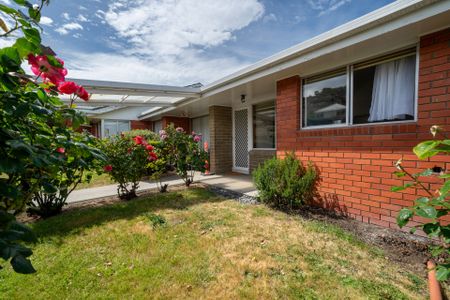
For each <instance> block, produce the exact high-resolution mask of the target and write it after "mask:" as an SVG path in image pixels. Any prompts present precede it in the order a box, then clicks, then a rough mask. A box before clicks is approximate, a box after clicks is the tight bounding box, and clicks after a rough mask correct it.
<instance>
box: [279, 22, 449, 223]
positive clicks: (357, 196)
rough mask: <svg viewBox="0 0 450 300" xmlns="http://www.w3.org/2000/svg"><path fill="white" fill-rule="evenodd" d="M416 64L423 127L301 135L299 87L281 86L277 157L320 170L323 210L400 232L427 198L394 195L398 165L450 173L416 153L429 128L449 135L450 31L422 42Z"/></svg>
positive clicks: (294, 83)
mask: <svg viewBox="0 0 450 300" xmlns="http://www.w3.org/2000/svg"><path fill="white" fill-rule="evenodd" d="M419 61H420V65H419V100H418V104H419V105H418V122H414V121H412V122H408V123H403V124H390V125H365V126H364V125H363V126H354V127H342V128H334V129H312V130H311V129H308V130H300V129H299V127H300V98H301V95H300V93H301V86H300V85H301V80H300V78H299V77H291V78H287V79H284V80H281V81H279V82H278V83H277V120H279V121H277V155H278V156H281V157H282V156H283V155H284V153H285V151H295V153H296V155H297V156H298V157H299V158H300V159H302V161H307V160H311V161H312V162H314V163H315V164H316V166H317V167H318V169H319V171H320V177H321V181H320V186H319V191H320V198H318V199H317V202H318V204H320V205H322V206H325V207H328V208H331V209H335V210H339V211H341V212H343V213H345V214H347V215H349V216H351V217H354V218H356V219H358V220H361V221H364V222H368V223H373V224H377V225H381V226H386V227H392V228H398V226H397V225H396V221H395V217H396V215H397V212H398V211H399V210H400V209H401V208H402V207H405V206H411V205H412V204H413V201H414V199H415V198H416V197H417V195H422V194H423V193H422V192H420V191H415V190H406V191H404V192H400V193H394V192H391V191H390V188H391V186H393V185H401V184H402V183H403V181H402V180H399V179H397V178H396V177H395V176H394V175H393V174H392V173H393V172H394V171H395V168H394V166H393V164H394V162H396V161H397V160H398V159H399V158H403V165H404V166H405V167H408V169H409V170H410V171H411V172H419V171H420V170H422V169H423V168H430V167H434V166H436V165H437V166H441V167H444V168H446V169H447V170H450V157H449V156H439V157H434V158H432V159H431V160H427V161H418V160H417V158H416V156H415V155H414V154H413V153H412V151H411V149H412V147H413V146H414V145H416V144H417V143H418V142H420V141H422V140H424V139H430V138H431V135H430V134H429V127H430V126H431V125H434V124H437V125H443V126H444V127H445V128H446V130H447V131H450V96H449V95H450V29H447V30H444V31H440V32H437V33H433V34H431V35H428V36H425V37H423V38H422V39H421V41H420V59H419ZM435 183H436V178H432V179H430V181H429V183H427V184H431V185H432V187H433V188H434V187H435ZM415 221H417V222H420V221H421V220H420V219H419V218H418V219H416V220H415ZM414 224H415V223H414V222H413V223H410V225H414Z"/></svg>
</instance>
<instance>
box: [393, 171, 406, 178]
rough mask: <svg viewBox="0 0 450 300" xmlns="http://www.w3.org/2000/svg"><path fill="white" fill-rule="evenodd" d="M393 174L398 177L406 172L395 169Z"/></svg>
mask: <svg viewBox="0 0 450 300" xmlns="http://www.w3.org/2000/svg"><path fill="white" fill-rule="evenodd" d="M394 175H395V176H397V177H399V178H400V177H404V176H405V175H406V173H405V172H400V171H396V172H394Z"/></svg>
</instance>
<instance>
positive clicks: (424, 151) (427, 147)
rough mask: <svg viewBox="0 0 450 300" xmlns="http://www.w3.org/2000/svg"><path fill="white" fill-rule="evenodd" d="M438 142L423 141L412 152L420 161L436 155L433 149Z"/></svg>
mask: <svg viewBox="0 0 450 300" xmlns="http://www.w3.org/2000/svg"><path fill="white" fill-rule="evenodd" d="M438 145H439V141H425V142H422V143H420V144H418V145H417V146H415V147H414V149H413V151H414V153H415V154H416V155H417V157H418V158H420V159H425V158H428V157H430V156H433V155H435V154H437V153H438V151H436V150H435V148H436V147H437V146H438Z"/></svg>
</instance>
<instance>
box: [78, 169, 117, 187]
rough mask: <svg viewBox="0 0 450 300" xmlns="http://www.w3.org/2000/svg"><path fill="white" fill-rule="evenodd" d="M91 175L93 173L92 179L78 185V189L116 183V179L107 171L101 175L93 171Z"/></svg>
mask: <svg viewBox="0 0 450 300" xmlns="http://www.w3.org/2000/svg"><path fill="white" fill-rule="evenodd" d="M91 175H92V179H91V181H90V182H83V183H80V184H79V185H77V188H76V189H77V190H80V189H87V188H93V187H98V186H104V185H109V184H114V181H112V180H111V177H110V176H109V175H108V174H106V173H103V174H100V175H98V174H97V173H91Z"/></svg>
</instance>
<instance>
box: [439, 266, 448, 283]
mask: <svg viewBox="0 0 450 300" xmlns="http://www.w3.org/2000/svg"><path fill="white" fill-rule="evenodd" d="M449 276H450V270H449V269H448V268H447V267H444V266H437V268H436V278H437V280H439V281H445V280H447V279H448V278H449Z"/></svg>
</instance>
